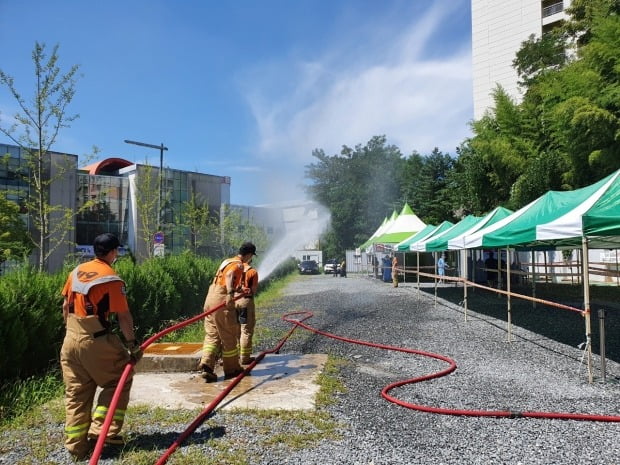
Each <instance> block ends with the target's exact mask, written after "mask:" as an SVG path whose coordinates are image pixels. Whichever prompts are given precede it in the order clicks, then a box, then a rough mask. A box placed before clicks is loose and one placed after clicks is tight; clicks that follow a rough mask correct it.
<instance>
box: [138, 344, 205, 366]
mask: <svg viewBox="0 0 620 465" xmlns="http://www.w3.org/2000/svg"><path fill="white" fill-rule="evenodd" d="M201 354H202V344H201V343H187V342H183V343H170V342H162V343H156V344H151V345H150V346H148V347H147V348H146V350H145V351H144V356H143V357H142V360H140V361H139V362H138V363H137V364H136V371H138V372H146V371H155V372H188V371H193V370H195V369H196V367H197V366H198V361H199V360H200V356H201Z"/></svg>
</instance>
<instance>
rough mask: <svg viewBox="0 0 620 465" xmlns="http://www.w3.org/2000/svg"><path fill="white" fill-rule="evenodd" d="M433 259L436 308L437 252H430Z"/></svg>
mask: <svg viewBox="0 0 620 465" xmlns="http://www.w3.org/2000/svg"><path fill="white" fill-rule="evenodd" d="M432 256H433V257H434V261H435V308H437V285H438V284H437V252H434V253H433V254H432Z"/></svg>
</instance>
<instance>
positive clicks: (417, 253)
mask: <svg viewBox="0 0 620 465" xmlns="http://www.w3.org/2000/svg"><path fill="white" fill-rule="evenodd" d="M415 254H416V257H417V260H418V267H417V268H418V272H417V273H416V275H417V277H418V300H420V252H419V251H417V250H416V253H415Z"/></svg>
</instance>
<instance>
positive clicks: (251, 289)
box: [235, 259, 258, 365]
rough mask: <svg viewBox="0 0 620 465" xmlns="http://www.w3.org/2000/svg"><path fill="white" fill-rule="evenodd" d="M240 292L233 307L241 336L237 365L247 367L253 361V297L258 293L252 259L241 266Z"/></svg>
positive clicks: (254, 322)
mask: <svg viewBox="0 0 620 465" xmlns="http://www.w3.org/2000/svg"><path fill="white" fill-rule="evenodd" d="M241 286H242V292H241V293H239V294H236V295H235V297H237V296H239V297H240V298H239V299H237V300H236V301H235V306H236V307H237V311H238V312H239V324H240V325H241V336H240V337H239V355H240V359H239V363H241V365H249V364H250V363H252V362H253V361H254V357H252V337H253V335H254V327H255V326H256V307H255V305H254V296H255V295H256V292H257V291H258V272H257V271H256V268H254V267H252V259H250V261H249V262H248V263H244V265H243V279H242V282H241Z"/></svg>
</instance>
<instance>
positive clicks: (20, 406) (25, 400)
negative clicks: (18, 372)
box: [0, 371, 64, 426]
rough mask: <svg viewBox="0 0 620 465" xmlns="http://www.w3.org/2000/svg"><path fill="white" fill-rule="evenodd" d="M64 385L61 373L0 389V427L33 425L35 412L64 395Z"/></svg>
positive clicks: (22, 381)
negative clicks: (23, 423) (22, 424)
mask: <svg viewBox="0 0 620 465" xmlns="http://www.w3.org/2000/svg"><path fill="white" fill-rule="evenodd" d="M63 392H64V385H63V382H62V378H61V375H60V373H59V372H57V371H54V372H50V373H48V374H46V375H45V376H41V377H31V378H27V379H24V380H16V381H13V382H9V383H6V384H4V385H2V386H1V387H0V426H2V425H5V424H6V423H16V424H21V422H25V423H31V422H32V420H33V418H32V415H33V411H34V410H35V409H36V408H37V407H40V406H42V405H43V404H45V403H46V402H49V401H50V400H52V399H55V398H58V397H60V396H62V395H63Z"/></svg>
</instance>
